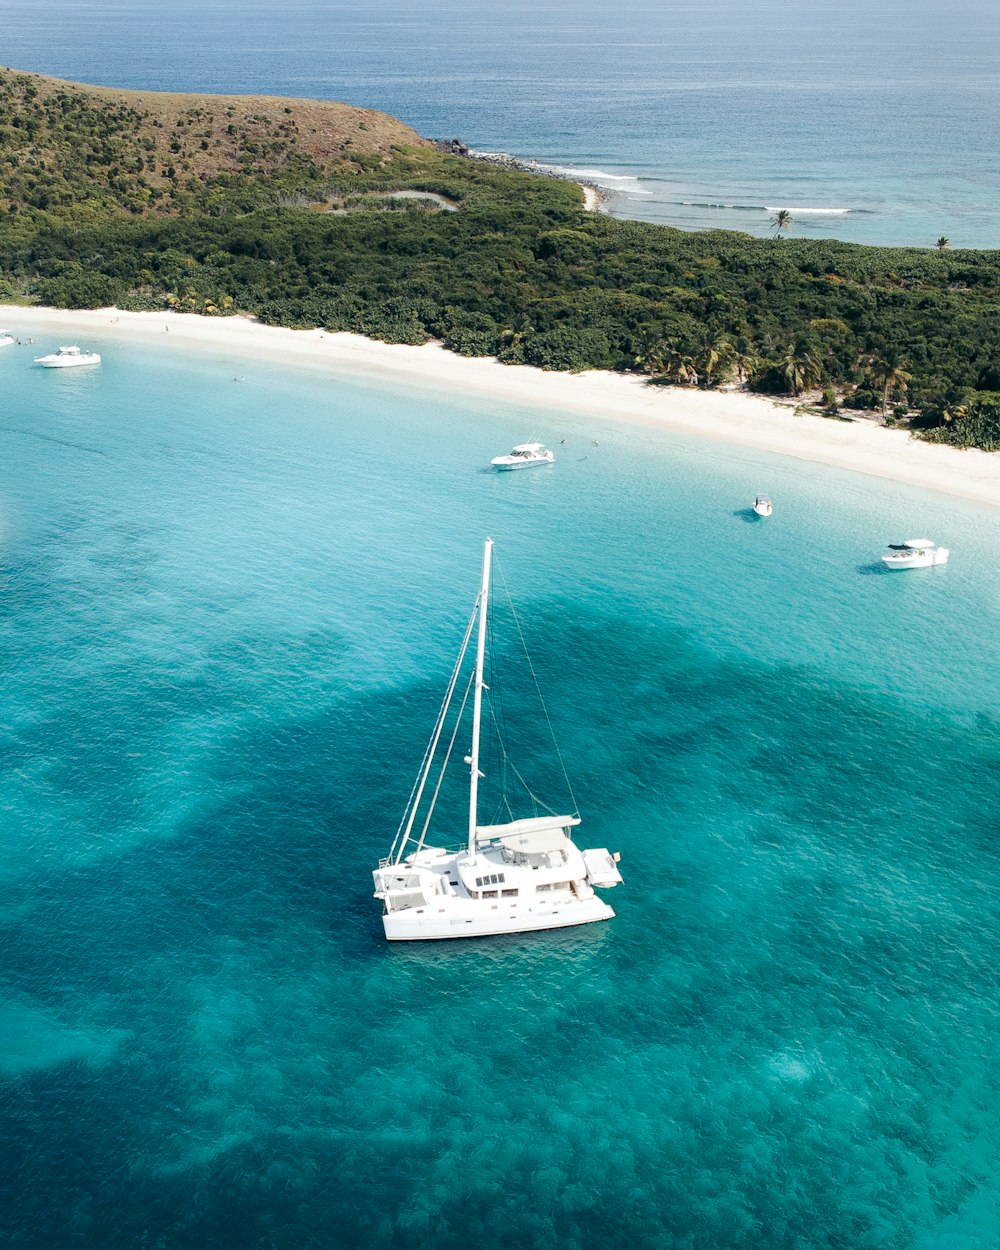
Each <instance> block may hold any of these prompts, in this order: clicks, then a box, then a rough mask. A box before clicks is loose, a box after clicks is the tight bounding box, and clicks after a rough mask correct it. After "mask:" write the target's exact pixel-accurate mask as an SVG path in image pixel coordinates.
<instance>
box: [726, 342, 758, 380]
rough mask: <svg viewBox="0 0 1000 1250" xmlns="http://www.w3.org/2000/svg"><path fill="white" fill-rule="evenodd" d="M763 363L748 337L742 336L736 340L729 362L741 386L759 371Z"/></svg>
mask: <svg viewBox="0 0 1000 1250" xmlns="http://www.w3.org/2000/svg"><path fill="white" fill-rule="evenodd" d="M761 363H762V361H761V358H760V356H758V355H757V353H756V351H755V350H754V345H753V343H751V341H750V340H749V339H748V338H745V337H743V336H741V337H740V338H738V339H737V340H736V341H735V343H734V344H733V348H732V352H731V353H730V355H729V364H730V366H731V367H732V369H733V371H734V372H735V374H736V380H737V382H739V384H740V386H743V385H745V383H746V380H747V378H748V377H750V375H751V374H753V373H756V372H757V370H758V369H759V368H760V366H761Z"/></svg>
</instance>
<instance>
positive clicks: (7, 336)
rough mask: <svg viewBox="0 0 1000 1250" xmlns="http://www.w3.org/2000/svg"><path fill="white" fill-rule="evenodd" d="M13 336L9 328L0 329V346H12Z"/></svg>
mask: <svg viewBox="0 0 1000 1250" xmlns="http://www.w3.org/2000/svg"><path fill="white" fill-rule="evenodd" d="M13 345H14V336H13V334H11V332H10V331H9V330H0V347H13Z"/></svg>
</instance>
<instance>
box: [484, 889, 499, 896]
mask: <svg viewBox="0 0 1000 1250" xmlns="http://www.w3.org/2000/svg"><path fill="white" fill-rule="evenodd" d="M496 896H497V892H496V890H483V898H496Z"/></svg>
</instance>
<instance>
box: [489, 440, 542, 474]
mask: <svg viewBox="0 0 1000 1250" xmlns="http://www.w3.org/2000/svg"><path fill="white" fill-rule="evenodd" d="M554 460H555V456H554V455H553V454H552V452H551V451H549V450H548V448H546V447H543V446H542V444H541V443H518V445H517V446H516V447H513V448H511V451H510V453H509V454H508V455H506V456H494V457H493V459H492V460H491V461H490V464H491V465H492V466H493V467H494V469H531V468H533V467H534V466H535V465H536V464H551V463H552V462H553V461H554Z"/></svg>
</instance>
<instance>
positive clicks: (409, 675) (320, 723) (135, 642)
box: [0, 337, 1000, 1250]
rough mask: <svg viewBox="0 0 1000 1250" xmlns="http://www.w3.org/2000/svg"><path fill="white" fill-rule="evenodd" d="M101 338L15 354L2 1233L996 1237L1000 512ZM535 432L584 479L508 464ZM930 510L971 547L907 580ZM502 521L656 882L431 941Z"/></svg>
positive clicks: (116, 1246)
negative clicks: (548, 926) (407, 847)
mask: <svg viewBox="0 0 1000 1250" xmlns="http://www.w3.org/2000/svg"><path fill="white" fill-rule="evenodd" d="M94 346H95V347H96V348H97V349H98V350H100V351H101V352H102V353H103V354H104V360H105V364H104V365H103V366H102V369H101V371H100V372H98V373H95V374H93V375H91V377H90V378H88V379H83V378H79V379H75V380H74V379H63V378H61V377H58V376H55V377H53V376H52V375H51V374H49V373H45V372H43V371H41V370H35V369H33V368H31V366H30V364H29V363H28V362H27V357H26V354H25V350H20V351H15V352H14V353H12V354H11V355H10V356H4V357H3V358H0V385H2V387H3V391H4V395H5V402H6V410H7V411H6V417H5V421H4V427H3V428H2V429H0V443H2V445H3V450H4V463H5V473H4V476H3V481H2V483H0V506H2V510H3V513H4V515H5V516H7V517H8V518H9V519H10V525H9V528H8V531H7V538H6V540H5V545H4V548H3V551H2V553H0V592H2V593H0V662H2V666H3V671H4V673H5V715H4V720H3V724H2V726H0V760H2V764H3V769H4V822H3V826H2V850H3V854H2V856H0V865H2V871H3V878H4V894H3V898H4V910H3V915H2V917H0V919H2V929H0V933H2V938H0V941H2V949H3V952H4V987H3V992H2V995H0V1017H2V1020H3V1021H5V1022H7V1025H8V1027H6V1028H5V1029H4V1030H3V1034H4V1038H5V1047H4V1048H3V1050H2V1051H0V1080H2V1084H3V1089H4V1104H3V1108H4V1109H3V1111H2V1112H0V1115H2V1117H3V1131H4V1142H5V1149H4V1151H3V1153H2V1156H0V1180H2V1182H3V1184H4V1189H5V1192H7V1193H10V1194H13V1195H14V1197H15V1200H14V1201H13V1202H9V1203H7V1204H4V1206H3V1207H2V1209H0V1228H2V1230H3V1237H4V1243H5V1244H6V1245H11V1246H18V1247H20V1246H31V1247H48V1246H57V1245H63V1244H69V1243H70V1242H71V1241H73V1240H77V1241H83V1242H84V1243H85V1244H92V1245H100V1246H101V1247H106V1248H108V1250H127V1248H129V1247H132V1246H135V1245H140V1244H149V1245H153V1244H160V1245H169V1246H170V1247H171V1250H175V1248H182V1250H186V1248H187V1247H191V1248H192V1250H194V1247H199V1248H204V1247H212V1248H213V1250H214V1248H216V1247H218V1248H219V1250H229V1248H230V1247H232V1250H236V1248H237V1247H239V1250H245V1247H247V1246H264V1245H276V1246H280V1247H285V1246H287V1247H292V1246H301V1245H308V1244H318V1245H334V1244H336V1245H345V1246H355V1245H372V1246H385V1247H389V1246H391V1247H394V1248H398V1247H402V1248H404V1250H410V1248H411V1247H412V1248H413V1250H417V1248H418V1247H424V1246H427V1245H433V1246H434V1247H435V1250H438V1248H441V1250H467V1248H468V1246H469V1245H473V1244H476V1245H484V1246H499V1245H502V1244H503V1245H511V1244H517V1245H524V1246H527V1247H539V1248H541V1247H547V1246H553V1245H559V1246H577V1247H580V1248H581V1250H590V1248H591V1247H593V1248H594V1250H596V1248H597V1247H601V1248H602V1250H608V1248H611V1250H618V1248H619V1247H620V1248H621V1250H625V1248H626V1247H628V1248H629V1250H633V1248H634V1247H636V1246H641V1247H647V1246H648V1247H650V1248H652V1247H657V1248H658V1250H659V1248H660V1247H666V1246H678V1247H680V1246H688V1247H691V1246H696V1247H709V1246H711V1247H716V1246H743V1247H752V1248H754V1250H758V1248H759V1250H771V1248H772V1247H776V1246H789V1247H791V1246H809V1247H831V1248H832V1247H842V1246H845V1245H850V1246H863V1247H875V1246H886V1245H898V1246H905V1245H921V1246H927V1247H931V1246H934V1247H944V1246H953V1245H959V1244H968V1245H970V1246H977V1247H983V1248H984V1250H985V1247H986V1246H987V1245H988V1244H989V1240H988V1236H987V1232H986V1231H985V1230H987V1229H988V1228H989V1227H990V1219H991V1216H992V1214H993V1213H995V1211H996V1209H997V1202H998V1198H1000V1187H998V1186H1000V1183H998V1181H997V1178H996V1173H995V1169H994V1167H993V1160H994V1158H995V1150H996V1146H997V1145H998V1144H1000V1141H998V1139H1000V1114H998V1111H997V1108H998V1107H1000V1079H998V1075H997V1074H998V1073H1000V1063H998V1062H997V1059H998V1055H997V1036H998V1033H997V1029H996V1008H995V994H994V988H995V969H996V966H997V963H998V960H1000V941H998V937H997V934H998V933H1000V924H998V919H1000V917H998V914H997V912H998V907H997V902H996V900H997V898H1000V859H998V856H997V853H996V838H995V832H996V816H995V813H996V811H997V808H998V804H1000V772H998V769H997V760H998V759H1000V713H998V709H997V706H996V694H995V692H996V689H997V683H998V678H1000V642H998V639H1000V630H998V629H997V624H998V621H997V617H998V614H1000V575H998V574H997V572H996V562H995V560H994V558H993V555H994V553H995V550H996V543H997V538H998V521H997V518H996V516H995V514H993V513H991V512H988V511H986V510H984V509H977V508H974V507H964V506H962V505H961V504H959V503H957V502H956V501H955V500H952V499H946V498H943V497H940V498H939V497H936V496H933V495H927V494H921V493H918V492H915V491H910V490H907V489H905V488H897V487H893V486H890V485H887V484H886V483H882V482H876V481H874V480H865V479H861V478H858V477H854V476H852V475H849V474H844V473H838V472H835V471H833V470H828V469H825V468H823V467H820V466H815V467H813V466H808V465H804V464H802V463H800V462H796V461H791V460H782V459H779V458H773V457H768V456H766V455H764V454H761V453H756V452H748V451H745V450H742V449H739V448H731V447H727V446H725V445H722V444H714V443H701V442H699V441H698V440H696V439H692V438H678V437H676V436H672V435H668V434H665V433H662V432H659V431H656V430H655V429H651V428H646V427H634V428H632V427H625V426H616V425H614V424H612V423H608V422H604V421H600V420H593V419H591V420H588V419H585V418H582V417H575V416H572V417H571V416H566V415H562V414H559V413H554V412H537V411H533V410H529V409H524V408H521V407H515V406H506V407H504V406H499V405H497V406H493V405H487V404H485V403H484V402H483V400H482V399H481V398H478V397H477V398H470V399H466V398H464V397H463V396H462V395H459V394H454V393H452V394H444V393H442V394H440V395H436V394H434V393H429V392H423V393H421V394H409V393H407V392H406V391H404V390H402V389H398V388H392V387H383V388H381V389H376V388H372V389H364V388H362V387H359V386H358V385H357V383H356V382H351V381H349V380H347V379H341V378H335V379H329V378H327V377H325V376H324V375H321V374H318V373H311V372H299V373H292V372H287V373H285V372H282V371H281V370H278V369H275V368H272V367H265V366H263V365H261V364H260V363H259V362H257V361H250V360H246V361H236V360H232V359H227V358H225V357H223V356H220V357H218V358H215V357H213V356H209V355H206V356H199V357H195V358H190V359H184V358H182V357H181V356H180V355H179V354H172V353H171V352H170V351H169V350H168V348H167V346H166V345H164V346H162V347H160V348H159V349H158V350H154V349H153V348H151V347H143V348H142V349H139V348H136V347H130V346H127V345H120V344H117V345H116V344H114V343H101V342H100V341H99V340H98V339H97V338H96V337H95V339H94ZM234 376H241V377H244V378H245V381H244V383H243V384H242V385H239V386H237V385H234V383H233V378H234ZM139 396H141V397H142V398H141V400H139V399H138V398H137V397H139ZM531 433H534V434H536V435H537V436H538V437H539V438H541V439H543V440H544V441H546V442H547V443H548V444H549V445H551V446H554V447H556V448H557V452H558V458H557V462H556V464H555V465H554V466H552V468H551V469H544V470H538V471H537V472H533V473H530V474H510V475H503V474H490V473H484V472H480V471H479V470H480V469H481V468H482V466H484V465H485V464H486V463H487V462H488V460H489V458H490V456H491V455H493V454H495V453H496V452H497V450H498V449H504V448H506V447H508V446H510V445H512V444H513V443H515V442H519V441H522V440H523V439H524V438H525V437H527V436H528V434H531ZM563 438H565V439H566V442H565V444H564V443H562V442H561V440H562V439H563ZM595 438H596V439H597V441H598V443H599V446H597V447H595V446H594V444H593V440H594V439H595ZM440 447H447V448H448V451H449V454H448V456H447V457H446V458H442V457H441V456H439V455H437V454H434V455H429V454H428V449H429V448H432V449H437V448H440ZM762 487H766V488H767V490H768V492H769V493H770V494H771V495H772V497H773V498H774V500H775V513H774V516H773V517H771V518H770V519H769V520H768V521H766V522H760V521H755V520H753V519H752V514H750V513H749V506H748V505H749V501H750V500H751V499H752V497H753V494H754V493H755V491H757V490H759V489H761V488H762ZM923 530H926V531H927V532H928V533H930V534H931V536H932V537H934V538H936V539H937V540H939V541H942V542H946V543H947V544H948V545H949V546H950V547H951V549H952V552H953V555H952V560H951V562H950V563H949V565H947V566H945V567H942V568H937V569H931V570H926V571H923V572H915V573H913V574H901V573H897V574H891V573H888V574H882V573H881V572H879V571H878V563H877V562H878V556H879V553H880V551H881V549H882V546H883V544H884V542H885V541H886V540H887V539H889V538H898V536H899V535H901V534H903V533H909V532H917V531H923ZM486 533H490V534H492V535H493V537H494V538H495V540H496V543H497V553H498V558H499V560H500V561H501V564H502V567H503V570H504V573H505V576H506V580H507V582H508V583H509V584H510V586H511V589H512V593H513V595H514V597H515V600H516V602H517V605H518V611H519V616H520V619H521V622H522V625H523V628H524V630H525V633H526V635H527V638H528V642H529V646H530V648H531V653H532V660H533V663H534V666H535V668H536V670H537V672H538V674H539V677H540V679H541V681H542V684H543V687H544V689H545V691H546V697H547V702H548V705H549V714H550V716H551V718H552V720H553V722H554V724H555V725H556V727H557V732H558V737H559V741H560V748H561V751H562V754H563V756H564V757H565V760H566V764H567V767H568V770H569V772H570V775H571V777H572V780H573V783H574V788H575V790H576V793H577V797H578V799H579V803H580V808H581V812H582V815H583V818H584V823H583V826H582V831H583V832H584V833H585V835H586V840H587V841H588V842H592V844H595V845H605V844H607V845H609V846H612V847H613V848H615V849H619V850H621V851H622V853H623V861H622V866H623V870H624V873H625V880H626V884H625V886H624V888H621V889H619V890H617V891H616V892H615V893H614V894H613V895H612V896H611V900H612V901H613V903H614V905H615V907H616V910H617V912H618V916H617V918H616V919H615V920H614V921H613V922H611V923H610V924H608V925H605V926H591V927H589V928H586V929H582V930H579V931H575V932H565V933H553V934H543V935H534V936H527V937H523V938H516V939H510V940H497V941H485V942H481V943H475V944H471V945H465V944H446V945H444V946H432V947H430V948H423V947H414V948H403V949H399V948H390V947H388V946H387V945H386V944H385V943H384V941H383V940H382V938H381V926H380V922H379V917H378V911H377V905H376V904H375V903H374V901H373V900H372V898H371V897H370V894H371V884H370V883H371V877H370V871H371V868H372V865H373V864H374V863H376V862H377V859H378V857H379V856H380V855H382V854H384V853H385V851H386V848H387V846H388V844H389V841H390V840H391V836H392V833H393V831H394V829H395V827H396V823H397V821H398V817H399V813H400V811H401V808H402V805H403V803H404V801H405V798H406V795H407V793H408V792H409V787H410V783H411V780H412V775H413V773H414V772H415V770H416V767H417V765H418V763H419V759H420V756H421V753H422V751H423V746H424V743H425V741H426V737H427V733H428V731H429V728H430V725H431V721H432V719H433V716H434V713H435V711H436V708H437V703H438V698H439V696H440V693H441V690H442V687H443V684H444V681H445V680H446V677H447V673H448V671H449V668H450V665H451V662H452V660H453V656H454V647H455V646H456V645H457V641H458V637H459V634H460V631H461V628H462V625H463V623H464V621H465V619H466V616H467V613H468V610H469V607H470V604H471V599H472V597H473V596H474V593H475V588H476V582H477V578H478V561H479V555H480V546H481V541H482V538H483V536H484V535H485V534H486ZM499 645H500V646H501V648H503V647H504V646H505V645H506V644H503V643H500V644H499ZM501 659H503V654H501ZM509 661H510V662H509V663H508V664H507V665H506V666H502V667H505V668H506V669H507V670H509V671H511V672H512V673H513V674H514V676H515V677H516V675H517V667H518V665H517V663H516V651H515V650H511V651H510V652H509ZM506 712H507V716H508V721H509V725H510V730H511V734H512V738H513V743H514V745H515V748H516V744H517V743H518V742H522V743H526V744H527V745H528V747H529V750H528V757H527V761H526V762H527V765H528V766H529V767H530V769H531V771H532V772H536V771H537V772H538V773H539V774H540V775H541V778H542V780H543V781H545V780H546V778H551V777H552V776H554V775H555V774H556V772H557V763H558V762H557V760H556V759H555V758H554V757H553V756H552V754H551V748H547V747H546V746H545V745H544V743H543V739H544V733H543V732H542V728H543V727H542V726H540V725H539V724H538V718H537V715H536V714H535V711H534V707H533V705H530V704H524V705H521V704H519V703H516V702H515V703H507V704H506ZM489 780H492V778H490V779H489ZM461 805H462V796H461V793H458V794H450V795H449V796H447V797H446V798H445V806H446V811H449V812H451V813H453V814H454V819H455V824H456V826H460V825H461V821H462V816H461ZM11 1022H13V1023H12V1024H11ZM18 1039H20V1040H18ZM994 1227H995V1226H994ZM962 1239H964V1241H963V1240H962Z"/></svg>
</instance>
